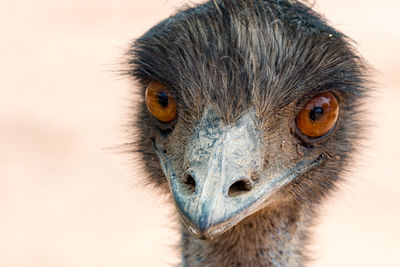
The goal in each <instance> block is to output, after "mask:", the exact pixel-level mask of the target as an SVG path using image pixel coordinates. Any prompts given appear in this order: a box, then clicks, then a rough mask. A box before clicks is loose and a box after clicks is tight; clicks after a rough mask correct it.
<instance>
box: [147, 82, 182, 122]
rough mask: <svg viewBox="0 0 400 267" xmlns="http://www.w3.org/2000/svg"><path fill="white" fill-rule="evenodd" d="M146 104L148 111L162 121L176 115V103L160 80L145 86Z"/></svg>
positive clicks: (168, 120) (167, 120)
mask: <svg viewBox="0 0 400 267" xmlns="http://www.w3.org/2000/svg"><path fill="white" fill-rule="evenodd" d="M145 100H146V105H147V108H148V109H149V111H150V113H151V114H152V115H153V116H154V117H156V119H157V120H159V121H162V122H170V121H172V120H173V119H175V117H176V103H175V99H174V98H173V97H172V96H171V94H170V93H169V91H168V90H167V87H166V86H165V85H163V84H162V83H160V82H150V83H149V85H148V86H147V88H146V95H145Z"/></svg>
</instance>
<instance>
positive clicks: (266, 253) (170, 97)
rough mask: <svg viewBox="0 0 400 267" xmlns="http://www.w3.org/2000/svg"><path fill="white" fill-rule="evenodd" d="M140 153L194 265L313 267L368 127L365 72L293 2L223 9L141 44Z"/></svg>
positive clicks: (256, 0)
mask: <svg viewBox="0 0 400 267" xmlns="http://www.w3.org/2000/svg"><path fill="white" fill-rule="evenodd" d="M129 56H130V57H129V66H130V67H129V75H130V76H131V77H132V78H133V79H134V80H135V81H136V82H137V84H138V87H139V88H140V90H141V91H140V94H139V95H140V97H141V99H140V105H139V107H135V108H136V110H137V113H136V114H137V116H136V117H135V118H134V128H135V137H134V138H135V144H134V148H132V150H133V151H134V152H135V153H136V154H137V155H138V156H139V159H140V162H142V163H143V166H144V169H145V170H146V173H147V175H148V181H149V183H150V184H153V185H154V186H155V187H157V188H160V189H161V190H162V191H163V192H165V194H170V195H171V200H172V201H171V202H172V203H173V205H175V206H176V210H177V214H179V217H180V218H181V220H180V221H181V235H182V236H181V242H180V247H181V249H182V265H183V266H274V267H277V266H285V267H290V266H304V265H305V264H306V263H307V260H308V257H307V250H306V245H307V243H308V237H309V234H310V233H309V232H310V226H312V225H313V223H314V218H315V217H316V208H317V207H318V205H319V204H320V203H321V201H323V200H324V199H325V198H326V197H327V196H328V195H329V194H330V193H331V192H333V191H334V189H335V188H336V187H337V186H338V185H339V184H340V181H341V180H342V179H343V178H342V177H343V173H344V172H345V171H346V169H347V167H348V165H349V164H351V159H352V155H353V154H354V151H355V149H356V148H357V145H358V144H359V140H360V132H361V130H362V126H363V122H362V113H363V112H362V106H363V102H365V99H366V97H367V96H368V92H369V89H368V86H367V85H368V77H367V76H368V75H367V66H366V63H365V62H364V60H363V59H362V57H361V56H360V55H359V54H358V53H357V51H356V50H355V48H354V46H353V45H352V42H351V40H349V38H348V37H346V36H345V35H344V34H342V33H341V32H339V31H337V30H335V29H334V28H332V27H331V26H329V25H328V24H327V22H326V21H325V20H324V19H323V18H322V17H321V16H320V15H318V14H317V13H315V12H314V11H313V10H312V9H311V8H310V7H309V6H308V5H307V4H305V3H302V2H301V1H296V0H213V1H208V2H206V3H203V4H200V5H197V6H193V7H185V8H184V9H182V10H180V11H178V12H177V13H176V14H175V15H173V16H171V17H169V18H167V19H165V20H163V21H162V22H160V23H159V24H158V25H156V26H154V27H153V28H151V29H150V30H149V31H148V32H146V33H145V34H144V35H143V36H141V37H140V38H138V39H137V40H135V42H134V43H133V44H132V48H131V49H130V51H129Z"/></svg>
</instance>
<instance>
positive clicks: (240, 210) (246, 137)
mask: <svg viewBox="0 0 400 267" xmlns="http://www.w3.org/2000/svg"><path fill="white" fill-rule="evenodd" d="M254 117H255V116H254V112H247V113H245V114H243V116H242V117H241V118H240V119H239V120H238V121H237V122H236V123H235V124H232V125H226V124H224V123H223V122H221V121H220V120H219V118H218V117H216V115H215V114H214V112H213V110H212V109H208V110H206V111H205V112H204V115H203V117H202V118H201V120H200V121H199V122H198V124H197V125H196V127H195V129H194V131H193V134H192V137H191V139H190V142H189V145H188V146H187V148H186V154H185V162H184V166H187V169H186V170H185V171H184V174H183V175H182V176H181V177H178V176H177V175H176V172H175V169H174V166H173V165H172V163H171V162H170V160H169V159H168V158H167V157H166V155H165V154H164V153H162V152H160V151H159V150H157V148H156V152H157V155H158V157H159V159H160V163H161V166H162V168H163V171H164V173H165V175H166V176H167V179H168V182H169V185H170V188H171V191H172V194H173V197H174V201H175V204H176V207H177V210H178V212H179V214H180V215H181V217H182V220H183V222H184V224H185V225H186V226H187V228H188V229H189V230H190V231H191V232H192V233H193V234H195V235H196V236H198V237H199V238H202V239H212V238H213V237H215V236H217V235H219V234H221V233H223V232H225V231H227V230H228V229H229V228H231V227H232V226H234V225H235V224H237V223H238V222H239V221H241V220H242V219H243V218H245V217H247V216H249V215H250V214H252V213H254V212H256V211H257V210H258V209H260V208H261V207H262V205H263V204H265V202H266V201H265V200H266V199H267V198H268V197H269V196H270V195H271V194H272V193H273V192H274V191H276V190H277V189H279V188H280V187H282V186H283V185H285V184H286V183H288V182H289V181H290V180H292V179H293V178H294V177H295V176H297V174H298V173H299V172H302V171H305V170H307V169H308V168H309V167H311V166H312V165H313V164H314V162H313V161H307V162H300V163H299V164H298V165H297V166H295V167H294V168H293V169H291V170H289V171H286V172H282V171H278V172H276V171H273V170H272V169H269V170H268V171H267V173H265V172H264V174H263V175H262V178H261V179H259V180H258V181H253V177H260V175H261V172H262V163H263V157H262V155H261V139H260V138H261V137H260V134H259V132H258V130H257V128H256V120H255V119H254ZM315 164H316V163H315Z"/></svg>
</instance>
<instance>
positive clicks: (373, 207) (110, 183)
mask: <svg viewBox="0 0 400 267" xmlns="http://www.w3.org/2000/svg"><path fill="white" fill-rule="evenodd" d="M182 3H185V1H171V0H170V1H166V0H150V1H138V0H114V1H95V0H87V1H78V0H68V1H67V0H59V1H51V0H41V1H28V0H26V1H11V0H8V1H7V0H6V1H4V0H3V1H1V9H0V34H1V37H0V38H1V42H0V140H1V141H0V266H1V267H3V266H4V267H12V266H24V267H34V266H35V267H36V266H38V267H46V266H58V267H63V266H74V267H75V266H82V267H83V266H85V267H87V266H96V267H97V266H119V267H125V266H168V264H170V263H176V262H177V260H178V256H177V253H176V251H174V249H173V244H174V243H175V241H176V240H177V239H178V235H177V233H176V232H175V231H174V230H173V228H174V222H173V220H172V219H171V216H170V215H169V214H170V213H171V209H170V208H169V206H166V205H165V204H163V200H162V199H160V197H159V196H157V195H156V194H155V193H152V192H150V191H149V190H148V189H144V188H142V187H140V186H139V185H138V184H139V182H138V177H140V174H139V173H138V172H135V168H134V167H133V166H132V165H131V164H130V162H129V156H128V155H124V154H119V153H114V152H112V150H111V151H110V150H109V149H107V148H109V147H114V146H117V145H119V144H122V143H124V142H125V141H127V139H126V135H125V131H124V129H123V127H122V126H123V125H124V123H125V122H126V121H127V119H128V115H129V114H128V106H129V98H128V97H129V95H130V92H131V91H132V90H133V87H132V85H131V83H130V82H129V81H127V80H126V79H125V78H123V77H120V76H118V75H117V74H116V72H115V71H116V70H118V69H119V68H120V66H119V63H120V62H122V60H123V53H124V52H125V51H126V49H127V48H128V44H129V41H130V40H133V39H134V38H135V37H138V36H139V35H140V34H142V33H143V32H144V31H145V30H146V29H148V28H149V27H150V26H152V25H154V24H155V23H156V22H158V21H160V20H161V19H162V18H165V17H167V16H168V15H169V14H171V13H172V11H173V10H174V9H175V8H177V7H179V6H180V5H181V4H182ZM315 8H316V9H317V10H319V11H322V13H323V14H325V15H326V16H327V17H328V18H329V20H330V21H331V22H332V24H333V25H335V26H336V27H337V28H339V29H341V30H342V31H343V32H345V33H346V34H348V35H349V36H351V37H352V38H353V39H354V40H355V41H357V43H358V47H359V49H360V51H361V52H362V54H363V55H364V56H365V57H366V58H367V60H368V61H369V62H370V63H371V65H373V66H374V67H375V68H376V69H377V73H376V77H375V81H377V82H378V84H379V86H378V87H379V90H380V93H378V94H377V97H376V101H375V102H374V103H371V109H372V110H373V117H372V118H371V120H373V121H374V123H373V124H374V129H373V130H372V131H371V132H370V140H369V141H368V144H367V146H368V148H366V149H364V151H363V153H362V154H361V155H360V156H359V164H358V166H357V168H356V169H355V170H354V172H353V175H351V176H350V177H349V183H348V184H347V186H345V187H344V188H343V190H342V192H340V193H339V194H337V195H336V197H335V198H333V199H331V200H330V202H329V203H327V204H326V205H325V206H324V207H323V208H322V210H323V215H322V216H321V225H319V226H318V227H317V228H316V232H315V237H314V240H315V242H314V244H313V246H312V249H313V251H314V252H313V255H314V257H315V258H316V261H315V263H313V264H312V266H332V267H333V266H364V267H366V266H400V264H399V261H398V257H399V255H400V227H399V226H400V188H399V187H400V160H399V154H398V151H400V141H399V138H398V135H399V132H400V126H399V125H400V89H399V86H400V75H399V73H398V72H399V70H400V53H399V49H400V19H399V17H398V14H399V12H400V1H398V0H382V1H379V3H378V1H371V0H353V1H345V0H319V1H317V3H316V7H315Z"/></svg>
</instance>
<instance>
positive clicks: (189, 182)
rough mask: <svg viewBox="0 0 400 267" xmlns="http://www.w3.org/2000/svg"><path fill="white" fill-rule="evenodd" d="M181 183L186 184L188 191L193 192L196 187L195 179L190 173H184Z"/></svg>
mask: <svg viewBox="0 0 400 267" xmlns="http://www.w3.org/2000/svg"><path fill="white" fill-rule="evenodd" d="M183 183H184V184H185V185H186V189H188V190H189V191H190V192H192V193H193V192H194V191H195V189H196V181H195V180H194V178H193V176H192V175H191V174H190V173H185V175H184V177H183Z"/></svg>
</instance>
